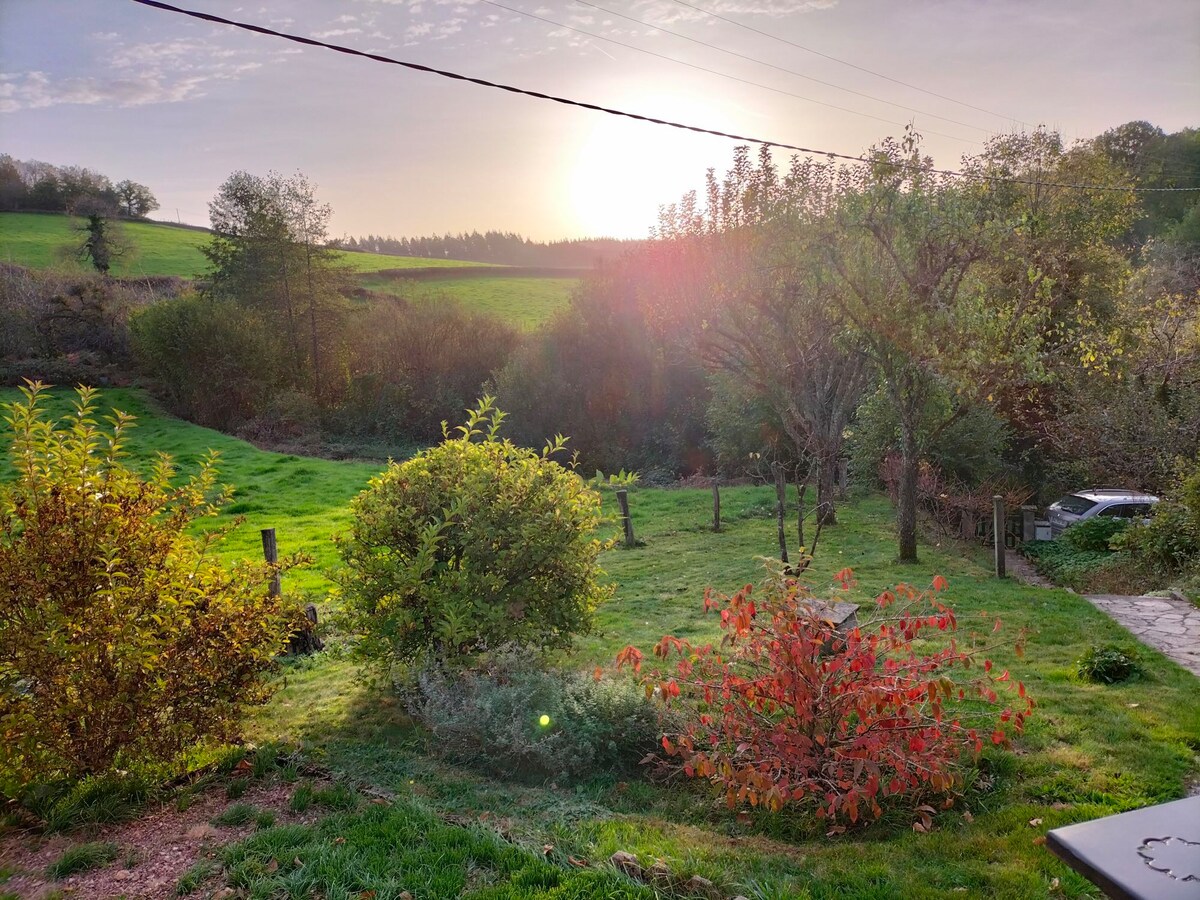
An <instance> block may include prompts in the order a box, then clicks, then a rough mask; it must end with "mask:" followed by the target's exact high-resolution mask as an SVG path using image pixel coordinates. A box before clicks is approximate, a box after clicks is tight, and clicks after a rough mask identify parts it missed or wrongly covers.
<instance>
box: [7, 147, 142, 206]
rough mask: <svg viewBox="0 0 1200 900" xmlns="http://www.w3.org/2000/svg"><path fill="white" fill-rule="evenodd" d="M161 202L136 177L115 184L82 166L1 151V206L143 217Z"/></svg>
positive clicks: (105, 176) (102, 175)
mask: <svg viewBox="0 0 1200 900" xmlns="http://www.w3.org/2000/svg"><path fill="white" fill-rule="evenodd" d="M158 206H159V204H158V200H157V199H155V197H154V194H153V193H151V191H150V189H149V188H148V187H146V186H145V185H144V184H139V183H137V182H136V181H130V180H128V179H125V180H124V181H118V182H116V183H115V184H114V183H113V181H112V180H111V179H110V178H109V177H108V176H107V175H104V174H101V173H100V172H97V171H95V170H94V169H87V168H84V167H83V166H55V165H51V164H50V163H46V162H40V161H38V160H34V159H27V160H20V159H14V158H13V157H12V156H10V155H8V154H7V153H4V154H0V210H5V211H9V212H13V211H18V210H33V211H39V212H69V213H78V214H81V215H96V216H123V217H125V218H130V219H142V218H145V217H146V216H148V215H149V214H150V213H152V212H154V210H156V209H158Z"/></svg>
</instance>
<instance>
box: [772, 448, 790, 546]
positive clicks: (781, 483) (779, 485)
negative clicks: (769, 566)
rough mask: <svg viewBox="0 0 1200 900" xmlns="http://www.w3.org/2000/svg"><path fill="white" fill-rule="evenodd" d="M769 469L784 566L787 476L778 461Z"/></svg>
mask: <svg viewBox="0 0 1200 900" xmlns="http://www.w3.org/2000/svg"><path fill="white" fill-rule="evenodd" d="M771 469H772V470H773V471H774V473H775V498H776V501H777V502H776V516H775V517H776V521H777V524H778V526H779V559H780V561H781V562H782V563H783V564H784V565H785V566H786V565H787V564H788V552H787V531H786V530H785V528H784V518H785V516H786V515H787V478H786V477H785V476H784V473H783V466H781V465H780V464H779V463H773V464H772V466H771Z"/></svg>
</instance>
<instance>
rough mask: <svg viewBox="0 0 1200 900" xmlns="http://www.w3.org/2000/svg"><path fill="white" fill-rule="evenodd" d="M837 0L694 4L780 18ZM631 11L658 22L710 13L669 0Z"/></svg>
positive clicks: (642, 1)
mask: <svg viewBox="0 0 1200 900" xmlns="http://www.w3.org/2000/svg"><path fill="white" fill-rule="evenodd" d="M838 2H839V0H715V2H714V0H698V2H697V3H695V4H694V5H695V6H698V7H703V9H705V10H708V12H712V13H716V14H718V15H721V16H736V17H745V18H747V19H753V18H755V17H760V16H761V17H763V18H768V19H783V18H786V17H788V16H792V15H796V14H797V13H809V12H816V11H817V10H822V9H832V8H833V7H835V6H837V5H838ZM631 10H632V15H634V16H636V17H637V18H640V19H646V20H647V21H649V22H653V23H655V24H657V25H673V24H675V23H677V22H698V21H702V20H704V19H709V18H710V17H709V16H708V15H706V14H705V13H704V12H703V11H701V10H700V9H691V8H689V7H686V6H681V5H679V4H677V3H673V2H669V0H639V2H637V3H634V4H633V6H632V7H631Z"/></svg>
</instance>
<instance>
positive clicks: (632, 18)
mask: <svg viewBox="0 0 1200 900" xmlns="http://www.w3.org/2000/svg"><path fill="white" fill-rule="evenodd" d="M571 2H572V3H576V4H578V5H580V6H587V7H590V8H592V9H595V10H598V11H600V12H602V13H605V14H606V15H610V16H617V17H618V18H621V19H627V20H628V21H630V22H636V23H637V24H638V25H644V26H645V27H647V28H653V29H654V30H655V31H661V32H662V33H663V34H669V35H671V36H672V37H677V38H680V39H682V40H685V41H691V42H692V43H693V44H699V45H700V46H701V47H707V48H708V49H710V50H717V51H719V52H721V53H727V54H729V55H730V56H736V57H737V58H738V59H744V60H747V61H749V62H752V63H755V64H756V65H760V66H766V67H767V68H769V69H775V70H776V71H779V72H786V73H787V74H789V75H795V76H796V77H797V78H804V79H806V80H807V81H811V82H814V83H815V84H821V85H824V86H825V87H830V88H833V89H834V90H835V91H844V92H846V93H847V94H854V95H855V96H856V97H865V98H866V99H868V100H873V101H875V102H876V103H883V104H886V105H887V106H894V107H896V108H897V109H903V110H907V111H908V112H913V113H917V114H919V115H922V116H929V118H931V119H941V120H942V121H943V122H949V123H950V124H952V125H961V126H963V128H972V129H974V130H975V131H982V132H984V133H986V134H991V133H992V132H991V131H990V130H989V129H987V128H983V127H981V126H979V125H972V124H971V123H970V122H961V121H959V120H958V119H951V118H949V117H948V116H939V115H938V114H937V113H931V112H929V111H928V110H925V109H918V108H917V107H915V106H905V105H904V104H903V103H895V102H893V101H891V100H885V99H883V98H882V97H876V96H875V95H874V94H867V93H864V92H863V91H856V90H854V89H853V88H848V87H842V86H841V85H840V84H835V83H834V82H832V81H823V80H821V79H820V78H815V77H813V76H812V75H805V74H804V73H803V72H797V71H796V70H795V69H789V68H787V67H786V66H777V65H775V64H774V63H769V62H767V61H766V60H763V59H759V58H758V57H755V56H748V55H747V54H745V53H738V52H737V51H736V50H729V49H727V48H725V47H722V46H720V45H719V44H710V43H708V41H702V40H700V39H699V38H694V37H692V36H691V35H687V34H683V33H682V32H679V31H672V30H671V29H670V28H665V27H663V26H662V25H655V24H654V23H653V22H647V21H645V20H644V19H639V18H637V17H636V16H628V15H626V14H625V13H622V12H617V11H616V10H615V9H608V8H607V7H604V6H600V5H598V4H596V3H590V2H589V0H571Z"/></svg>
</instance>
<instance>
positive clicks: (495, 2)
mask: <svg viewBox="0 0 1200 900" xmlns="http://www.w3.org/2000/svg"><path fill="white" fill-rule="evenodd" d="M482 2H483V3H486V4H488V6H494V7H496V8H497V9H503V10H505V11H506V12H511V13H516V14H517V15H519V16H525V17H526V18H527V19H536V20H537V21H539V22H545V23H546V24H547V25H553V26H554V27H555V28H565V29H566V30H568V31H574V32H575V33H576V34H582V35H584V36H585V37H590V38H595V39H596V40H599V41H606V42H608V43H610V44H615V45H617V46H618V47H624V48H625V49H627V50H633V51H634V52H636V53H644V54H645V55H646V56H653V57H654V58H655V59H662V60H666V61H667V62H670V63H675V64H676V65H680V66H687V67H688V68H689V69H695V70H697V71H698V72H707V73H708V74H709V75H716V76H718V77H719V78H727V79H729V80H730V81H736V82H738V83H740V84H747V85H750V87H756V88H761V89H762V90H764V91H772V92H774V93H776V94H783V95H784V96H785V97H794V98H795V99H797V100H803V101H805V102H806V103H816V104H817V105H819V106H826V107H828V108H829V109H836V110H840V111H841V112H846V113H850V114H851V115H853V116H862V117H863V118H866V119H874V120H875V121H876V122H883V123H884V124H885V125H897V126H899V127H901V128H903V127H904V123H903V122H896V121H894V120H893V119H885V118H883V117H882V116H876V115H872V114H871V113H865V112H860V111H859V110H857V109H850V108H849V107H846V106H838V105H837V104H836V103H827V102H825V101H824V100H815V99H813V98H812V97H805V96H804V95H803V94H796V93H793V92H792V91H788V90H784V89H783V88H778V87H774V86H772V85H769V84H762V83H760V82H757V81H751V80H750V79H749V78H742V77H740V76H738V75H730V74H729V73H728V72H719V71H717V70H716V69H710V68H708V67H707V66H702V65H699V64H698V63H690V62H687V61H686V60H682V59H676V58H675V57H673V56H667V55H666V54H665V53H658V52H656V51H654V50H647V49H646V48H645V47H638V46H637V45H636V44H628V43H626V42H625V41H621V40H618V39H617V38H611V37H606V36H605V35H603V34H596V33H595V32H593V31H588V30H586V29H584V28H577V27H575V26H574V25H568V24H566V23H565V22H556V21H555V20H554V19H549V18H547V17H546V16H541V15H538V14H537V13H531V12H525V10H523V9H517V8H516V7H514V6H505V5H504V4H503V3H500V2H499V0H482ZM643 24H644V23H643ZM718 49H719V48H718ZM968 127H973V126H968ZM924 133H925V134H935V135H937V136H938V137H944V138H949V139H950V140H952V141H962V142H963V143H965V144H978V143H979V141H972V140H969V139H968V138H962V137H958V136H957V135H953V134H943V133H942V132H940V131H931V130H926V131H925V132H924Z"/></svg>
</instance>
